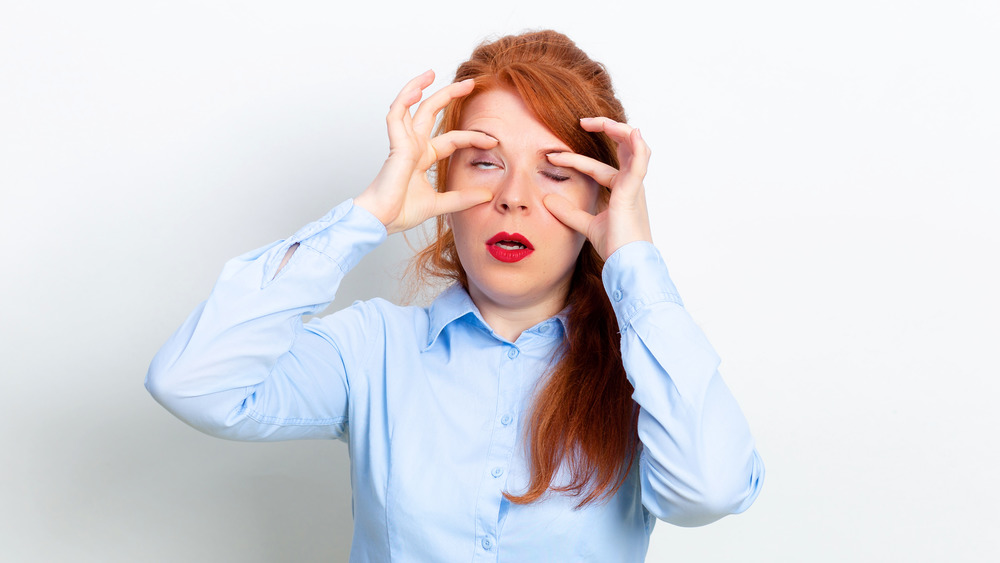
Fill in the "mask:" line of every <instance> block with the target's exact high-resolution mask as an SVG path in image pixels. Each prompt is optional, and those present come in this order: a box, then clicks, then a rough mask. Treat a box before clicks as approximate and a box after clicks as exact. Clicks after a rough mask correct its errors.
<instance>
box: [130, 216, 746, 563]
mask: <svg viewBox="0 0 1000 563" xmlns="http://www.w3.org/2000/svg"><path fill="white" fill-rule="evenodd" d="M385 237H386V232H385V228H384V227H383V226H382V224H381V223H380V222H379V221H378V220H377V219H376V218H375V217H373V216H372V215H371V214H370V213H368V212H367V211H365V210H364V209H362V208H360V207H354V206H353V204H352V202H351V201H347V202H345V203H343V204H341V205H339V206H338V207H336V208H334V209H333V210H332V211H331V212H330V213H328V214H327V215H326V216H324V217H323V218H322V219H320V220H319V221H316V222H314V223H311V224H309V225H307V226H306V227H304V228H303V229H301V230H300V231H299V232H298V233H296V234H295V235H294V236H292V237H291V238H289V239H287V240H284V241H279V242H275V243H273V244H271V245H268V246H265V247H263V248H261V249H258V250H255V251H253V252H250V253H247V254H245V255H243V256H240V257H238V258H236V259H234V260H231V261H230V262H228V263H227V264H226V265H225V267H224V269H223V271H222V274H221V276H220V277H219V280H218V282H217V283H216V286H215V288H214V289H213V290H212V294H211V296H210V297H209V298H208V300H207V301H205V302H203V303H202V304H200V305H199V306H198V307H197V308H196V309H195V311H194V312H193V313H192V314H191V316H190V317H189V318H188V319H187V321H185V323H184V324H183V325H182V326H181V327H180V329H178V331H177V332H176V333H175V334H174V335H173V336H172V337H171V338H170V340H169V341H168V342H167V343H166V344H165V345H164V347H163V348H162V349H161V350H160V352H159V353H158V354H157V355H156V357H155V358H154V359H153V362H152V365H151V366H150V369H149V374H148V375H147V378H146V387H147V388H148V389H149V391H150V393H152V394H153V396H154V397H155V398H156V400H157V401H159V402H160V404H162V405H163V406H164V407H166V408H167V409H168V410H169V411H170V412H172V413H173V414H175V415H176V416H177V417H179V418H180V419H182V420H184V421H185V422H187V423H188V424H190V425H192V426H194V427H195V428H197V429H199V430H201V431H204V432H207V433H209V434H212V435H214V436H219V437H223V438H229V439H234V440H288V439H299V438H328V439H329V438H338V439H341V440H344V441H345V442H347V444H348V447H349V449H350V460H351V482H352V486H353V497H354V499H353V501H354V502H353V505H354V539H353V544H352V546H351V561H358V562H360V561H398V562H404V561H414V562H427V561H475V562H479V561H484V562H485V561H501V562H518V563H521V562H530V561H596V562H602V563H605V562H614V561H630V562H631V561H642V560H643V559H644V558H645V554H646V549H647V546H648V543H649V534H650V532H651V531H652V529H653V524H654V522H655V518H660V519H662V520H666V521H667V522H672V523H675V524H678V525H682V526H697V525H702V524H706V523H708V522H711V521H714V520H716V519H718V518H721V517H722V516H724V515H726V514H731V513H737V512H741V511H743V510H745V509H746V508H747V507H749V506H750V504H751V503H752V502H753V500H754V499H755V498H756V497H757V494H758V492H759V491H760V487H761V482H762V480H763V476H764V467H763V464H762V463H761V460H760V457H759V456H758V455H757V452H756V451H755V449H754V444H753V438H752V437H751V435H750V431H749V429H748V427H747V423H746V420H745V419H744V417H743V415H742V413H741V412H740V409H739V407H738V405H737V404H736V401H735V400H734V399H733V397H732V395H731V394H730V392H729V389H728V388H727V387H726V385H725V383H723V381H722V378H721V377H720V376H719V374H718V372H717V369H716V368H717V366H718V364H719V359H718V357H717V356H716V354H715V352H714V351H713V349H712V347H711V345H710V344H709V343H708V341H707V340H706V339H705V337H704V335H703V334H702V332H701V330H699V329H698V327H697V326H696V325H695V324H694V322H693V321H692V320H691V318H690V316H689V315H688V314H687V312H686V311H685V310H684V307H683V305H682V303H681V299H680V297H679V296H678V295H677V291H676V289H675V288H674V285H673V283H672V282H671V281H670V277H669V276H668V274H667V268H666V266H665V265H664V263H663V261H662V259H661V257H660V255H659V252H657V250H656V248H655V247H653V246H652V245H651V244H648V243H644V242H635V243H631V244H628V245H626V246H624V247H622V248H621V249H619V250H618V251H617V252H615V253H614V254H613V255H612V256H611V257H610V258H609V259H608V261H607V264H606V265H605V267H604V272H603V277H604V284H605V288H606V289H607V292H608V295H609V296H610V298H611V302H612V304H613V306H614V309H615V313H616V315H617V318H618V323H619V327H620V330H621V334H622V355H623V358H624V364H625V370H626V372H627V374H628V378H629V381H630V382H631V383H632V385H633V386H634V388H635V393H634V395H633V398H634V399H635V401H636V402H637V403H638V404H639V406H640V416H639V438H640V440H641V442H642V452H641V456H640V458H639V463H637V464H636V465H635V466H634V469H633V471H632V472H631V474H630V475H629V476H628V479H627V481H626V482H625V484H624V485H623V486H622V487H621V489H620V490H619V491H618V492H617V494H615V495H614V496H613V497H612V498H611V499H610V500H608V501H607V502H602V503H595V504H590V505H587V506H586V507H584V508H582V509H574V507H575V506H576V504H577V503H578V502H579V498H577V497H567V496H565V495H559V494H551V493H550V494H549V495H547V496H546V497H543V499H542V500H540V501H538V502H535V503H533V504H529V505H516V504H512V503H510V502H509V501H507V500H506V499H505V498H504V497H503V492H504V491H510V492H512V493H521V492H523V491H524V490H525V489H526V487H527V484H528V480H529V473H528V466H527V457H526V452H525V450H524V447H525V436H524V430H525V424H527V416H526V411H527V409H528V408H529V407H530V405H531V399H532V395H533V393H534V391H535V390H536V389H537V388H538V384H539V380H540V379H541V378H543V377H544V374H545V372H546V369H547V368H548V367H549V365H550V362H551V359H552V357H553V355H554V354H555V353H556V351H557V347H558V345H559V343H560V341H561V340H562V338H563V335H564V333H565V330H564V328H565V327H564V323H566V318H565V317H564V316H562V315H560V316H556V317H554V318H551V319H548V320H546V321H544V322H541V323H539V324H537V325H536V326H534V327H532V328H530V329H528V330H527V331H525V332H523V333H522V334H521V335H520V337H518V339H517V341H515V342H509V341H507V340H505V339H504V338H502V337H500V336H499V335H497V334H496V333H494V332H493V331H492V330H491V329H490V327H489V326H488V325H487V324H486V323H485V322H484V321H483V318H482V316H481V315H480V314H479V311H478V310H477V308H476V306H475V304H473V302H472V300H471V299H470V298H469V295H468V294H467V293H466V292H465V290H463V289H462V288H461V287H460V286H453V287H451V288H449V289H447V290H446V291H444V292H443V293H442V294H441V295H440V296H439V297H438V298H437V299H436V300H435V301H434V303H433V304H432V305H431V306H430V307H427V308H421V307H399V306H396V305H393V304H391V303H389V302H387V301H384V300H381V299H374V300H371V301H366V302H357V303H355V304H354V305H353V306H351V307H349V308H347V309H345V310H342V311H340V312H338V313H335V314H333V315H329V316H327V317H324V318H314V319H313V320H312V321H310V322H309V323H308V324H305V325H303V323H302V321H301V317H302V315H303V314H314V313H317V312H319V311H322V310H323V309H324V308H325V307H326V306H327V305H328V304H329V303H330V302H331V301H332V300H333V297H334V294H335V292H336V289H337V286H338V285H339V283H340V280H341V279H342V278H343V277H344V275H345V274H347V272H348V271H349V270H350V269H351V268H352V267H353V266H354V265H355V264H357V263H358V261H359V260H360V259H361V258H362V257H363V256H364V255H365V254H366V253H367V252H369V251H370V250H371V249H372V248H374V247H375V246H377V245H378V244H379V243H380V242H382V241H383V240H384V239H385ZM295 243H299V245H300V246H299V247H298V249H297V250H296V251H295V253H294V254H293V255H292V257H291V259H290V260H289V262H288V264H287V265H286V266H285V267H284V268H283V269H281V271H280V273H278V274H277V276H276V275H275V273H276V272H278V269H279V265H280V263H281V260H282V258H283V257H284V256H285V253H286V251H287V250H288V249H289V247H290V246H291V245H293V244H295ZM567 475H568V473H566V472H565V471H562V472H560V473H559V474H557V483H560V482H566V479H567Z"/></svg>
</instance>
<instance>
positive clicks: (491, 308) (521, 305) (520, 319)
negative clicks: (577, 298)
mask: <svg viewBox="0 0 1000 563" xmlns="http://www.w3.org/2000/svg"><path fill="white" fill-rule="evenodd" d="M469 296H470V297H472V302H473V303H475V304H476V307H477V308H478V309H479V313H480V314H481V315H482V316H483V320H485V321H486V324H488V325H489V327H490V328H491V329H493V332H495V333H497V334H498V335H500V336H501V337H503V338H505V339H506V340H507V341H509V342H514V341H515V340H517V339H518V337H519V336H521V333H522V332H524V331H525V330H528V329H529V328H531V327H533V326H535V325H536V324H538V323H540V322H542V321H544V320H546V319H549V318H552V317H554V316H555V315H557V314H558V313H559V311H562V310H563V307H564V306H565V305H566V294H565V293H563V294H561V295H558V296H553V297H550V298H547V299H540V300H533V301H524V302H516V301H515V302H508V303H500V302H498V301H496V300H495V299H491V298H490V297H489V296H487V295H485V294H483V293H482V292H480V291H477V290H476V289H475V288H473V287H470V288H469Z"/></svg>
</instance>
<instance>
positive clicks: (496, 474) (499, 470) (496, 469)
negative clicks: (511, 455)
mask: <svg viewBox="0 0 1000 563" xmlns="http://www.w3.org/2000/svg"><path fill="white" fill-rule="evenodd" d="M490 474H491V475H493V476H494V477H499V476H501V475H503V467H494V468H493V471H490Z"/></svg>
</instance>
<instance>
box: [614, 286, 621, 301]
mask: <svg viewBox="0 0 1000 563" xmlns="http://www.w3.org/2000/svg"><path fill="white" fill-rule="evenodd" d="M614 298H615V301H621V300H622V290H620V289H616V290H615V294H614Z"/></svg>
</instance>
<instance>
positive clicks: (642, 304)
mask: <svg viewBox="0 0 1000 563" xmlns="http://www.w3.org/2000/svg"><path fill="white" fill-rule="evenodd" d="M659 303H673V304H675V305H677V306H678V307H681V308H682V309H683V308H684V302H683V301H681V298H680V296H679V295H677V294H676V293H672V292H669V291H663V292H660V293H653V294H650V295H648V296H643V297H637V298H635V299H633V300H632V301H630V302H629V304H628V306H627V307H626V308H625V310H624V311H622V317H621V318H622V322H621V324H622V327H628V326H629V325H630V324H631V323H632V319H634V318H635V317H636V316H637V315H638V314H639V313H641V312H643V310H645V309H648V308H649V307H652V306H653V305H657V304H659ZM623 330H624V328H623Z"/></svg>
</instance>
